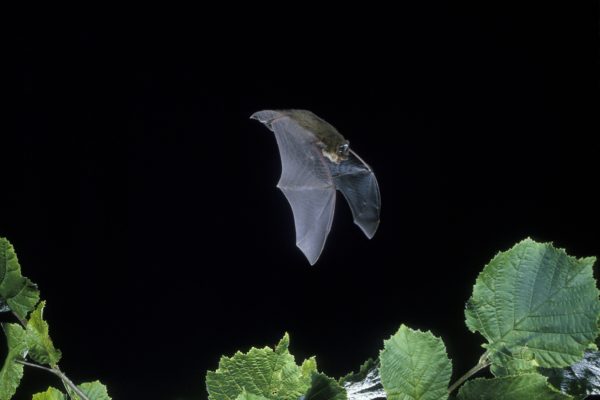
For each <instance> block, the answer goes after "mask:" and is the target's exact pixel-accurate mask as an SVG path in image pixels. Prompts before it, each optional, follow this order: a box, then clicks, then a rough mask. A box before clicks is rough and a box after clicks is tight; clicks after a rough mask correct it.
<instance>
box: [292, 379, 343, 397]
mask: <svg viewBox="0 0 600 400" xmlns="http://www.w3.org/2000/svg"><path fill="white" fill-rule="evenodd" d="M347 399H348V396H347V395H346V390H344V388H343V387H341V386H340V384H339V383H338V382H337V381H336V380H335V379H333V378H329V377H328V376H326V375H324V374H320V373H317V374H313V376H312V382H311V386H310V388H309V389H308V391H307V392H306V394H305V395H304V397H303V400H347Z"/></svg>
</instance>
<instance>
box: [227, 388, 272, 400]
mask: <svg viewBox="0 0 600 400" xmlns="http://www.w3.org/2000/svg"><path fill="white" fill-rule="evenodd" d="M235 400H269V399H267V398H266V397H262V396H257V395H255V394H252V393H248V392H246V391H245V390H243V391H242V393H240V395H239V396H238V397H236V399H235Z"/></svg>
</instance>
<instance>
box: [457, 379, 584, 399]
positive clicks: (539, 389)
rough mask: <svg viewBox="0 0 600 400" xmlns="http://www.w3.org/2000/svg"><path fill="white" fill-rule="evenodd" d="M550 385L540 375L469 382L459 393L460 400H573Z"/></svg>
mask: <svg viewBox="0 0 600 400" xmlns="http://www.w3.org/2000/svg"><path fill="white" fill-rule="evenodd" d="M571 399H573V397H571V396H569V395H566V394H563V393H560V392H559V391H558V390H556V389H554V388H553V387H552V386H550V385H549V384H548V382H547V381H546V378H545V377H543V376H541V375H540V374H535V373H533V374H531V373H530V374H523V375H513V376H504V377H500V378H492V379H486V378H477V379H473V380H470V381H467V383H465V384H464V385H463V386H462V387H461V388H460V390H459V392H458V400H571Z"/></svg>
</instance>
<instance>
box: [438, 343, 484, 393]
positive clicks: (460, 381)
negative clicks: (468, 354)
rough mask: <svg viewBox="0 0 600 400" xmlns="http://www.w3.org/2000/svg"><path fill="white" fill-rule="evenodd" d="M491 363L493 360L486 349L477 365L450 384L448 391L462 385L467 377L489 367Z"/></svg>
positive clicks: (450, 391)
mask: <svg viewBox="0 0 600 400" xmlns="http://www.w3.org/2000/svg"><path fill="white" fill-rule="evenodd" d="M490 364H491V362H490V360H489V359H488V352H487V351H486V352H485V353H483V355H482V356H481V358H480V359H479V362H478V363H477V365H475V366H474V367H473V368H471V369H470V370H468V371H467V373H466V374H464V375H463V376H461V377H460V378H458V380H457V381H456V382H454V383H453V384H452V385H450V387H449V388H448V393H452V392H453V391H454V390H456V389H457V388H458V387H459V386H460V385H462V384H463V383H464V382H465V381H466V380H467V379H469V378H470V377H472V376H473V375H475V374H476V373H478V372H479V371H481V370H482V369H484V368H486V367H488V366H489V365H490Z"/></svg>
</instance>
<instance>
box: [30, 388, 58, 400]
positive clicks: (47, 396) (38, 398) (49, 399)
mask: <svg viewBox="0 0 600 400" xmlns="http://www.w3.org/2000/svg"><path fill="white" fill-rule="evenodd" d="M31 400H67V396H66V395H65V394H64V393H63V392H61V391H60V390H58V389H55V388H53V387H49V388H48V390H46V391H45V392H41V393H36V394H34V395H33V397H32V398H31Z"/></svg>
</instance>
